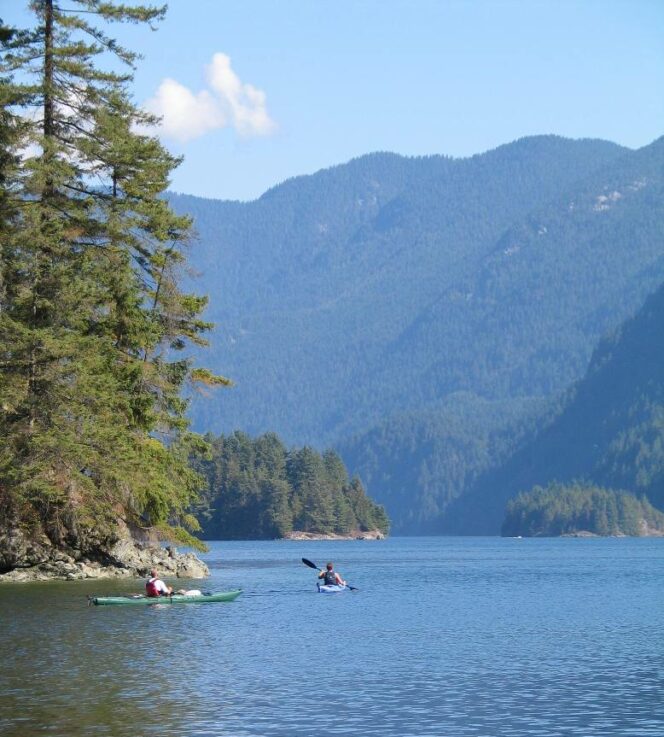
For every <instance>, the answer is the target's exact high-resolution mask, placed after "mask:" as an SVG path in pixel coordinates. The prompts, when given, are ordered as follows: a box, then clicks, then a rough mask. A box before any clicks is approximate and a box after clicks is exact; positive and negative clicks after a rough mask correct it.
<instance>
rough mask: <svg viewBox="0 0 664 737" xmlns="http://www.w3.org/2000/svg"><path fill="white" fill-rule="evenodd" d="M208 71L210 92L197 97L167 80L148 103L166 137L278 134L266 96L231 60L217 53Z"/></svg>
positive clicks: (172, 81) (199, 94) (146, 105)
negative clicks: (226, 131)
mask: <svg viewBox="0 0 664 737" xmlns="http://www.w3.org/2000/svg"><path fill="white" fill-rule="evenodd" d="M206 71H207V82H208V85H209V87H210V88H211V89H210V90H201V91H200V92H198V93H196V94H194V93H193V92H192V91H191V90H190V89H189V88H188V87H185V86H184V85H182V84H180V83H179V82H177V81H175V80H174V79H165V80H164V81H163V82H162V83H161V84H160V85H159V89H158V90H157V92H156V94H155V95H154V97H152V98H150V99H149V100H148V101H147V102H146V104H145V107H146V108H147V109H148V110H149V111H150V112H152V113H155V114H156V115H158V116H159V117H161V119H162V122H161V131H162V133H163V134H164V135H166V136H168V137H169V138H174V139H176V140H178V141H188V140H191V139H193V138H198V137H199V136H202V135H204V134H205V133H207V132H208V131H211V130H214V129H216V128H225V127H233V128H234V129H235V130H236V131H237V132H238V133H239V134H240V135H242V136H266V135H269V134H270V133H272V132H273V131H274V130H275V128H276V126H275V123H274V121H273V120H272V119H271V118H270V116H269V115H268V112H267V106H266V97H265V93H264V92H263V91H262V90H259V89H257V88H256V87H254V86H253V85H251V84H247V83H244V82H242V81H241V80H240V78H239V77H238V76H237V74H236V73H235V72H234V71H233V69H232V67H231V60H230V57H229V56H227V55H226V54H222V53H216V54H215V55H214V56H213V57H212V63H211V64H209V65H208V67H207V70H206Z"/></svg>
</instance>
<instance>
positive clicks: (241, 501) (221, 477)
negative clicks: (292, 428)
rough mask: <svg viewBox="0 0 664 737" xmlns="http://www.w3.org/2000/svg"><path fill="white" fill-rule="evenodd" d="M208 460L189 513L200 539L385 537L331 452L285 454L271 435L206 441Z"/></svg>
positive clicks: (377, 509) (380, 515) (372, 508)
mask: <svg viewBox="0 0 664 737" xmlns="http://www.w3.org/2000/svg"><path fill="white" fill-rule="evenodd" d="M206 439H207V441H208V442H209V443H210V445H211V447H212V458H211V460H207V461H199V462H198V463H197V470H198V471H199V472H200V473H201V474H202V475H203V476H204V477H205V479H206V481H207V490H206V491H204V492H203V501H202V503H201V505H199V507H197V509H196V510H195V513H196V517H197V518H198V519H199V521H200V523H201V527H202V537H203V538H204V539H206V540H249V539H259V540H271V539H281V538H287V539H290V540H315V539H323V540H356V539H363V540H376V539H382V538H384V537H385V536H386V535H387V533H388V531H389V520H388V518H387V515H386V513H385V510H384V509H383V507H381V506H380V505H378V504H376V503H375V502H374V501H372V500H371V499H370V498H369V497H368V496H367V494H366V493H365V490H364V487H363V486H362V482H361V481H360V480H359V479H358V478H350V477H349V474H348V471H347V469H346V466H345V465H344V463H343V461H342V460H341V458H340V457H339V456H338V454H337V453H335V452H334V451H333V450H326V451H325V452H323V453H319V452H318V451H317V450H315V449H313V448H310V447H307V446H305V447H302V448H293V449H290V450H289V449H288V448H286V446H285V445H284V443H283V442H282V441H281V440H280V438H279V437H278V436H277V435H276V434H275V433H266V434H264V435H261V436H259V437H257V438H251V437H249V435H247V434H246V433H243V432H234V433H232V434H231V435H227V436H224V435H221V436H219V437H213V436H208V437H207V438H206Z"/></svg>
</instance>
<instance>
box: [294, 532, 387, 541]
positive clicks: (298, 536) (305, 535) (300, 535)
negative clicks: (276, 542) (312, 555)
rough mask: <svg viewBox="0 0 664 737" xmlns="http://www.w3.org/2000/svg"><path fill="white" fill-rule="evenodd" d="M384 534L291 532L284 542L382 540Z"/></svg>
mask: <svg viewBox="0 0 664 737" xmlns="http://www.w3.org/2000/svg"><path fill="white" fill-rule="evenodd" d="M384 539H385V534H384V533H382V532H381V531H380V530H367V531H363V530H356V531H355V532H351V533H349V534H348V535H336V534H334V533H326V534H322V533H318V532H302V531H300V530H293V532H289V533H288V534H287V535H285V536H284V540H384Z"/></svg>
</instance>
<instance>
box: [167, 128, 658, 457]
mask: <svg viewBox="0 0 664 737" xmlns="http://www.w3.org/2000/svg"><path fill="white" fill-rule="evenodd" d="M637 153H638V152H637ZM631 155H633V154H632V153H631V152H627V151H626V150H625V149H621V148H620V147H617V146H615V145H614V144H610V143H606V142H602V141H589V140H584V141H570V140H565V139H561V138H557V137H553V136H543V137H538V138H530V139H523V140H520V141H517V142H515V143H513V144H509V145H507V146H502V147H500V148H499V149H496V150H495V151H491V152H489V153H487V154H483V155H481V156H474V157H472V158H470V159H462V160H453V159H449V158H445V157H440V156H434V157H427V158H415V159H406V158H403V157H399V156H395V155H392V154H373V155H370V156H366V157H363V158H361V159H357V160H354V161H352V162H350V163H349V164H346V165H343V166H339V167H335V168H333V169H329V170H326V171H322V172H319V173H318V174H315V175H313V176H310V177H301V178H297V179H294V180H290V181H288V182H286V183H284V184H283V185H281V186H279V187H276V188H274V189H272V190H270V191H269V192H267V193H266V194H265V195H263V197H261V198H260V199H259V200H257V201H255V202H252V203H245V204H242V203H227V202H224V203H220V202H214V201H206V200H200V199H196V198H190V197H177V196H175V197H174V198H173V203H174V205H175V206H176V208H177V209H179V210H181V211H187V212H190V213H192V214H193V215H194V216H195V218H196V224H197V228H198V231H199V233H200V236H201V241H200V243H199V244H198V245H197V247H196V248H195V249H194V251H193V258H194V264H195V267H196V268H197V269H198V271H200V272H201V274H202V277H201V279H200V282H199V284H198V285H197V286H198V288H199V289H201V291H205V292H207V293H209V294H210V296H211V307H210V310H209V316H210V318H211V319H212V320H214V321H215V322H216V323H217V324H218V325H219V328H218V330H217V333H216V335H215V336H214V342H213V347H212V351H211V352H208V355H207V356H206V362H207V363H208V364H212V365H213V366H215V367H217V368H219V369H220V370H223V372H224V373H225V374H227V375H230V376H232V377H233V379H234V380H235V381H236V387H235V388H234V389H233V390H232V391H230V392H220V393H219V396H218V397H214V398H212V399H205V400H204V401H202V402H198V403H197V404H195V406H194V409H193V412H194V417H195V422H196V425H197V426H198V427H199V428H204V429H212V430H215V431H229V430H232V429H234V428H237V427H240V428H242V429H244V430H246V431H248V432H252V433H257V432H263V431H265V430H268V429H273V430H276V431H278V432H279V433H280V434H282V435H283V436H284V437H286V438H287V439H288V440H290V441H297V442H315V443H319V444H320V443H322V442H329V441H333V440H336V439H339V438H343V437H347V436H348V435H349V434H350V433H353V432H358V431H361V430H363V429H365V428H368V427H370V426H371V425H372V424H374V423H376V422H380V421H382V420H383V419H384V418H385V417H386V416H388V415H389V414H390V413H392V412H403V411H411V410H412V409H417V408H426V407H428V406H429V405H430V403H431V402H435V401H437V400H439V399H440V398H441V397H444V396H445V395H447V394H448V393H450V392H454V391H458V390H469V391H471V392H477V393H482V394H485V395H487V396H489V397H496V398H502V397H509V396H515V395H521V394H531V393H540V392H549V391H555V390H559V389H561V388H563V387H564V386H565V385H566V384H567V383H569V381H571V380H572V379H574V378H577V377H578V376H579V375H580V374H581V372H582V371H583V368H584V366H585V364H586V362H587V360H588V357H589V355H590V350H591V345H589V344H590V343H592V342H593V341H594V339H595V338H596V337H597V336H598V335H599V334H600V333H601V332H602V330H604V329H606V327H607V325H610V324H611V321H612V320H615V321H616V322H617V321H619V320H620V319H622V318H624V316H625V315H626V314H627V313H628V311H629V310H630V309H631V310H633V309H635V308H636V306H637V304H638V302H639V300H640V299H641V298H642V297H643V296H644V295H645V293H646V292H647V290H648V289H649V288H652V283H651V281H652V280H651V279H650V278H649V277H648V276H647V275H646V274H635V273H634V272H635V270H636V271H638V270H639V269H641V270H646V271H647V270H649V269H652V261H653V256H652V254H651V253H650V252H648V251H647V248H646V247H645V246H644V245H643V244H641V243H640V242H639V243H637V244H636V245H637V248H636V249H634V250H635V252H634V253H633V258H632V259H631V261H630V268H628V269H627V270H626V271H625V270H624V269H623V267H622V263H617V262H616V264H615V267H614V264H613V262H612V260H611V259H610V260H609V262H608V264H607V268H606V273H604V274H602V275H601V278H599V279H598V280H597V281H598V283H597V285H596V286H597V288H595V285H594V283H595V276H594V274H593V268H594V267H593V264H592V261H591V260H590V259H588V258H582V259H581V261H580V263H579V269H578V271H579V273H578V278H577V279H576V281H575V283H573V284H571V285H569V286H570V289H568V290H567V291H568V292H570V296H569V297H566V299H565V300H564V301H563V302H562V303H561V305H562V306H564V308H565V311H561V310H557V311H556V310H555V309H554V313H553V314H551V315H547V319H548V323H547V327H548V325H550V324H555V325H556V331H555V333H554V334H553V335H549V334H548V332H547V331H542V332H541V334H540V335H536V334H534V332H535V331H536V330H537V326H538V324H539V323H538V321H537V320H531V319H529V318H528V314H527V313H528V309H529V308H530V306H532V305H533V303H534V301H535V300H537V301H538V302H542V306H543V307H544V306H546V307H547V309H548V308H549V306H550V305H551V303H552V302H553V307H554V308H555V306H556V304H557V303H558V299H557V298H558V292H559V290H560V289H562V291H563V292H565V291H566V289H567V285H566V284H565V282H564V281H563V282H561V279H567V272H568V271H570V270H574V269H575V267H574V266H573V265H572V264H570V262H569V261H570V259H572V261H574V262H576V261H577V259H578V257H579V255H580V253H581V252H582V251H583V250H584V249H585V242H584V243H583V244H582V246H581V247H580V248H579V250H578V251H577V250H575V246H574V243H569V242H568V239H566V238H565V235H566V233H565V227H566V226H565V224H564V217H565V216H567V215H570V216H571V215H574V216H575V217H579V216H580V213H581V211H582V207H583V206H585V205H586V204H587V205H588V206H589V207H590V208H592V206H594V204H595V200H594V199H591V200H590V201H589V202H588V203H585V202H584V203H583V206H582V205H581V204H579V210H577V211H576V212H574V213H569V211H568V210H567V208H568V201H569V200H568V198H567V197H566V196H565V197H563V198H562V199H561V193H562V192H566V191H574V192H576V190H575V189H574V187H575V186H576V185H577V182H579V181H580V180H584V179H585V180H587V179H588V178H589V177H590V178H591V184H590V185H589V193H590V194H589V195H588V196H589V197H592V198H594V197H598V196H600V195H601V193H603V192H604V191H605V189H604V187H605V186H609V184H611V190H610V191H613V189H614V187H613V184H612V181H613V180H612V178H611V172H612V171H613V170H609V172H608V173H606V174H604V175H602V176H600V177H599V178H597V179H593V178H592V177H593V173H594V172H597V171H606V167H607V166H609V167H610V166H611V165H612V163H616V162H617V161H618V160H622V159H624V158H625V157H629V156H631ZM637 168H638V167H637ZM618 170H620V167H619V169H618ZM644 176H645V177H646V178H647V181H648V185H650V183H651V180H652V176H651V175H650V174H649V173H644V172H641V171H640V170H639V173H638V174H636V173H635V174H633V175H632V173H630V174H629V176H627V175H626V179H625V178H623V179H624V181H623V179H620V177H618V178H619V179H620V181H621V186H624V187H628V186H630V184H631V183H632V182H635V181H640V178H642V177H644ZM630 177H631V178H630ZM614 178H615V177H614ZM647 189H648V187H647V186H646V187H645V188H643V190H639V191H637V192H634V193H633V195H634V197H635V198H637V199H639V200H641V199H642V198H643V197H644V194H645V192H647ZM631 194H632V193H631V191H630V197H628V196H625V198H624V199H623V200H621V201H620V202H618V203H615V207H612V208H611V209H610V210H608V211H607V212H601V213H599V212H598V213H593V216H592V218H594V219H592V218H591V220H592V222H591V223H589V224H588V225H589V227H590V228H591V229H593V232H595V231H596V229H597V228H598V227H600V229H601V224H600V218H601V217H603V218H605V219H607V220H608V219H612V218H614V217H616V212H619V213H622V212H623V210H625V209H626V204H627V202H628V201H631ZM550 203H558V208H562V212H559V211H558V210H555V213H556V214H557V215H560V216H562V217H563V222H562V223H561V226H560V230H561V231H562V232H561V233H560V237H557V236H555V237H554V238H549V239H548V240H547V242H548V243H552V244H553V245H552V246H551V249H552V251H551V252H552V253H553V252H554V251H555V250H556V249H561V254H564V260H563V259H561V261H562V263H560V264H559V263H553V264H552V263H550V260H549V257H548V256H547V257H546V258H545V260H544V262H543V264H542V268H541V269H540V270H539V271H538V270H535V272H534V273H533V274H532V277H531V278H530V279H527V280H526V281H525V282H522V274H521V272H520V271H519V270H515V263H516V262H518V263H523V266H524V268H525V267H526V263H525V262H524V259H526V260H527V259H528V258H529V257H530V256H529V251H530V250H539V252H541V253H542V254H545V253H546V252H545V249H529V248H527V247H523V248H522V252H520V253H518V254H515V256H516V261H515V260H514V258H513V259H510V258H509V256H505V257H504V260H501V258H500V254H501V253H503V252H504V251H505V250H508V249H509V247H510V246H507V245H503V244H504V243H505V238H508V237H510V236H509V234H510V233H517V232H519V233H520V232H521V229H522V228H524V227H525V228H529V227H535V226H533V225H531V220H530V218H531V217H532V216H531V213H533V212H544V213H547V212H548V210H547V208H548V207H550V206H551V204H550ZM611 204H612V205H613V204H614V203H613V202H611ZM595 216H596V217H595ZM618 217H620V215H618ZM535 225H537V223H536V224H535ZM535 233H536V231H535ZM526 235H527V237H528V238H530V237H534V236H532V234H531V233H530V232H528V233H527V234H526ZM574 236H575V234H572V238H574ZM588 237H590V236H588ZM621 248H622V249H623V250H624V248H625V246H624V244H621ZM621 253H622V251H621ZM618 260H619V259H618ZM546 268H551V269H552V271H551V273H547V271H546ZM658 268H660V269H664V265H661V266H660V267H658ZM655 270H656V269H655ZM662 273H664V271H663V272H662ZM515 280H516V281H515ZM591 284H592V289H591V288H590V285H591ZM540 290H543V292H544V297H545V298H544V299H541V298H540V297H539V291H540ZM586 293H589V297H588V299H585V297H584V296H583V295H584V294H586ZM604 293H605V294H606V299H604V297H603V294H604ZM615 293H619V294H620V299H619V300H618V304H617V305H616V306H615V307H613V298H614V297H615ZM552 295H553V297H552ZM569 310H576V311H577V312H578V314H577V315H574V316H570V315H569V314H568V312H569ZM512 312H515V314H518V316H519V320H518V321H517V322H516V323H515V325H512V323H511V321H510V320H505V319H504V318H505V317H509V315H510V314H511V313H512ZM567 317H570V320H569V322H570V323H571V324H562V325H561V322H562V321H563V320H565V318H567ZM505 330H506V331H507V336H506V339H503V337H502V331H505ZM549 356H552V357H553V358H552V359H551V360H550V359H549ZM531 375H532V378H531Z"/></svg>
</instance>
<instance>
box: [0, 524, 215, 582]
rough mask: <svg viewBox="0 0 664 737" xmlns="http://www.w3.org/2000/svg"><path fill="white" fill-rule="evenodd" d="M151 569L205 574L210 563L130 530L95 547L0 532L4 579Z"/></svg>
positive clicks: (127, 574) (128, 574)
mask: <svg viewBox="0 0 664 737" xmlns="http://www.w3.org/2000/svg"><path fill="white" fill-rule="evenodd" d="M151 568H156V569H157V570H158V571H159V574H160V575H161V576H165V577H172V576H177V577H178V578H205V577H206V576H208V575H209V570H208V567H207V566H206V565H205V563H203V562H202V561H201V560H199V559H198V558H197V557H196V556H195V555H194V554H193V553H178V551H177V550H176V549H175V548H174V547H172V546H171V547H165V548H164V547H160V546H159V545H155V544H152V543H146V542H139V541H137V540H135V539H134V538H133V537H131V536H129V535H127V536H126V537H120V538H118V539H116V540H115V541H113V542H112V543H111V544H109V545H107V546H103V547H99V548H98V549H97V550H94V551H85V552H84V551H82V550H80V549H76V548H73V547H67V546H58V547H56V546H54V545H53V544H52V542H51V541H50V540H49V539H48V538H47V537H46V536H45V535H42V536H41V537H39V538H38V539H28V538H27V537H26V536H24V535H23V534H22V533H21V532H20V531H19V530H15V529H14V530H11V529H10V530H2V531H0V571H4V573H2V574H0V582H3V581H8V582H29V581H46V580H51V579H65V580H70V581H73V580H79V579H86V578H135V577H145V576H147V575H148V574H149V572H150V569H151Z"/></svg>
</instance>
